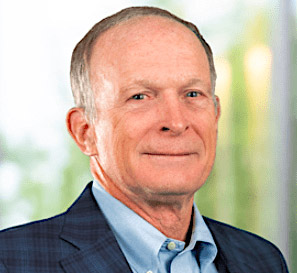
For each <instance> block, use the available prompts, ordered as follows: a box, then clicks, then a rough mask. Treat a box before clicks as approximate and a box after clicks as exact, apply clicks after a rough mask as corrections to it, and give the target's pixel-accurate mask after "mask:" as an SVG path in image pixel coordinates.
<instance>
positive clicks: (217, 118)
mask: <svg viewBox="0 0 297 273" xmlns="http://www.w3.org/2000/svg"><path fill="white" fill-rule="evenodd" d="M215 99H216V122H218V121H219V118H220V116H221V104H220V98H219V97H218V96H215Z"/></svg>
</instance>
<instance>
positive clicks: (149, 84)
mask: <svg viewBox="0 0 297 273" xmlns="http://www.w3.org/2000/svg"><path fill="white" fill-rule="evenodd" d="M195 84H203V85H205V84H204V83H203V81H202V80H201V79H199V78H191V79H190V80H188V81H187V82H186V83H185V84H183V85H182V86H181V88H182V89H184V88H188V87H191V86H193V85H195ZM138 86H141V87H144V88H147V89H151V90H158V89H160V86H158V85H157V84H156V83H155V82H152V81H150V80H136V81H134V82H133V83H131V84H129V85H127V86H125V87H123V88H122V90H123V91H124V92H125V91H129V90H130V89H133V88H135V87H138Z"/></svg>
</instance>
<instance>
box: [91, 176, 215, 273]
mask: <svg viewBox="0 0 297 273" xmlns="http://www.w3.org/2000/svg"><path fill="white" fill-rule="evenodd" d="M92 191H93V194H94V196H95V199H96V201H97V203H98V205H99V207H100V209H101V210H102V212H103V214H104V216H105V217H106V219H107V221H108V223H109V225H110V227H111V229H112V231H113V233H114V235H115V237H116V239H117V241H118V243H119V246H120V248H121V250H122V251H123V253H124V255H125V257H126V259H127V261H128V263H129V264H130V266H131V268H132V269H134V270H135V271H136V272H139V270H140V269H142V270H143V269H144V268H147V269H148V270H149V269H152V268H156V267H157V262H158V253H159V251H160V249H161V247H162V245H163V246H164V244H166V242H165V241H166V240H167V241H168V238H167V237H166V236H165V235H164V234H162V233H161V232H160V231H159V230H158V229H156V228H155V227H154V226H152V225H151V224H150V223H149V222H147V221H146V220H144V219H143V218H142V217H140V216H139V215H138V214H137V213H135V212H134V211H133V210H131V209H130V208H128V207H127V206H125V205H124V204H123V203H122V202H120V201H119V200H117V199H116V198H114V197H113V196H111V195H110V194H109V193H108V192H106V191H105V190H104V188H103V187H102V186H101V185H100V183H99V182H98V181H96V180H94V182H93V186H92ZM174 241H176V240H174ZM199 241H200V242H203V243H204V246H203V247H202V248H201V247H200V252H201V250H202V252H201V253H200V254H198V258H199V263H200V266H201V267H204V266H203V264H205V266H207V264H209V263H211V262H212V261H213V260H214V258H215V256H216V254H217V248H216V245H215V242H214V240H213V238H212V235H211V233H210V231H209V229H208V227H207V225H206V224H205V222H204V220H203V218H202V216H201V214H200V213H199V210H198V208H197V206H196V205H195V204H194V222H193V232H192V236H191V240H190V244H189V245H188V246H187V247H186V249H184V250H183V251H191V250H193V249H194V247H196V243H197V242H199ZM180 243H181V244H182V243H183V242H180ZM200 245H201V244H200ZM205 246H206V247H205ZM135 249H137V250H139V251H135ZM203 252H204V254H203ZM205 255H207V257H208V258H205ZM148 257H150V258H148ZM151 257H155V258H151ZM140 263H141V265H139V264H140ZM201 269H202V268H201Z"/></svg>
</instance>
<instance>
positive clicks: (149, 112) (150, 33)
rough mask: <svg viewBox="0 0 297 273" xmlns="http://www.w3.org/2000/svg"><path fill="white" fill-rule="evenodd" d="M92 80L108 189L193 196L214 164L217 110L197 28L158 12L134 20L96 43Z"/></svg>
mask: <svg viewBox="0 0 297 273" xmlns="http://www.w3.org/2000/svg"><path fill="white" fill-rule="evenodd" d="M90 79H91V84H92V88H93V90H94V93H95V105H96V108H97V119H96V120H95V121H94V128H95V132H96V149H97V153H98V155H97V156H96V157H97V163H98V164H99V165H100V169H101V170H103V172H104V176H105V177H108V181H109V182H108V183H107V185H105V187H106V188H107V190H108V191H110V193H111V194H113V192H112V191H113V189H114V188H117V190H120V191H121V192H122V193H124V194H125V195H126V196H128V197H129V196H130V195H131V196H132V195H134V196H138V198H142V197H143V198H147V199H154V198H155V199H156V200H158V199H159V198H162V197H165V198H166V196H176V195H188V196H193V194H194V192H195V191H196V190H197V189H199V188H200V187H201V186H202V185H203V183H204V182H205V180H206V178H207V177H208V175H209V173H210V171H211V168H212V165H213V162H214V157H215V148H216V138H217V121H218V116H219V114H216V112H215V106H214V102H213V100H212V95H211V80H210V71H209V63H208V60H207V56H206V53H205V51H204V49H203V47H202V45H201V43H200V42H199V40H198V39H197V38H196V36H195V35H194V33H192V32H191V31H190V30H189V29H187V28H186V27H185V26H183V25H182V24H179V23H177V22H173V21H170V20H168V19H165V18H162V17H157V16H150V17H141V18H135V19H131V20H129V21H128V22H125V23H123V24H121V25H119V26H117V27H114V28H112V29H110V30H109V31H107V32H106V33H104V34H103V35H102V36H101V37H100V38H99V39H98V41H96V44H95V45H94V48H93V52H92V56H91V60H90ZM110 183H112V184H113V185H112V187H111V184H110Z"/></svg>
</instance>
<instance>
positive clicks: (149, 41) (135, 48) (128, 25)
mask: <svg viewBox="0 0 297 273" xmlns="http://www.w3.org/2000/svg"><path fill="white" fill-rule="evenodd" d="M140 66H141V67H140ZM176 67H180V69H181V70H182V71H181V72H183V71H185V72H186V70H187V69H188V70H190V69H192V70H195V69H196V70H197V68H198V69H200V70H202V69H204V70H206V71H208V72H209V64H208V60H207V56H206V53H205V50H204V48H203V46H202V44H201V42H200V41H199V39H198V38H197V37H196V35H195V34H194V33H193V32H192V31H191V30H190V29H188V28H187V27H186V26H184V25H183V24H181V23H179V22H177V21H174V20H172V19H169V18H165V17H161V16H155V15H154V16H141V17H135V18H132V19H129V20H128V21H125V22H122V23H120V24H119V25H116V26H114V27H112V28H111V29H109V30H107V31H106V32H105V33H103V34H102V35H101V36H100V37H99V38H98V40H97V41H96V42H95V44H94V46H93V50H92V54H91V58H90V62H89V68H90V74H91V75H90V77H91V78H92V79H91V81H93V79H94V78H97V77H96V74H97V75H99V74H100V73H101V74H102V73H104V74H106V73H113V72H115V71H117V72H119V73H120V74H121V75H122V76H123V75H124V74H125V73H126V74H127V76H130V75H132V74H133V76H136V75H137V71H132V70H138V69H139V73H140V71H141V73H142V76H145V75H144V73H147V74H149V75H154V72H155V73H156V74H158V73H159V71H162V69H163V71H166V70H168V73H170V71H171V70H172V71H173V72H174V73H175V74H176V72H177V71H176ZM145 68H147V69H145ZM122 72H123V73H122ZM132 72H133V73H132ZM175 76H177V75H175ZM155 78H156V77H155Z"/></svg>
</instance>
